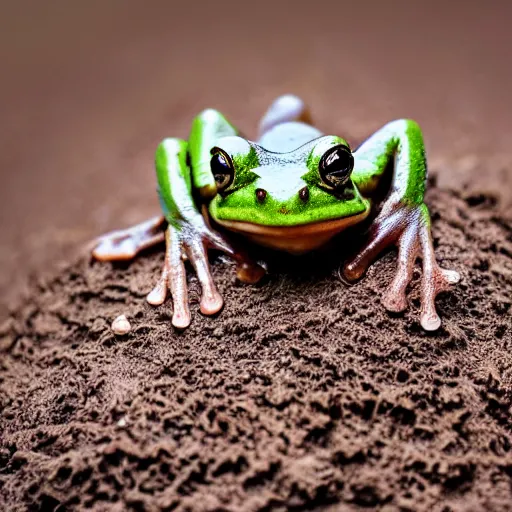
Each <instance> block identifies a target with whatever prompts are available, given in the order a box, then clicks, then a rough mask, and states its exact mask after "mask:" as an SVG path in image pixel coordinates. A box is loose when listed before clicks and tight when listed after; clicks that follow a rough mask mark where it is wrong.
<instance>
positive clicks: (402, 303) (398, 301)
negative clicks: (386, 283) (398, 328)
mask: <svg viewBox="0 0 512 512" xmlns="http://www.w3.org/2000/svg"><path fill="white" fill-rule="evenodd" d="M382 304H383V305H384V307H385V308H386V309H387V310H388V311H391V312H392V313H401V312H402V311H405V310H406V309H407V299H406V298H405V293H404V292H402V291H397V290H390V291H388V292H387V293H386V294H385V295H384V297H383V298H382Z"/></svg>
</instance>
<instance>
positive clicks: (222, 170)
mask: <svg viewBox="0 0 512 512" xmlns="http://www.w3.org/2000/svg"><path fill="white" fill-rule="evenodd" d="M212 173H213V176H214V178H215V181H216V182H217V183H218V184H224V183H225V182H226V181H227V179H229V175H230V168H229V165H228V163H227V162H226V159H225V158H224V156H223V155H222V154H220V153H217V154H216V155H214V156H213V158H212Z"/></svg>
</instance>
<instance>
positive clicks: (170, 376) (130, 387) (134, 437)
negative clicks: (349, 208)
mask: <svg viewBox="0 0 512 512" xmlns="http://www.w3.org/2000/svg"><path fill="white" fill-rule="evenodd" d="M58 3H59V2H56V3H55V5H57V4H58ZM224 3H225V2H224ZM327 3H328V2H326V3H325V4H326V5H325V6H323V7H324V8H327ZM221 4H222V5H221ZM274 4H275V5H272V6H269V5H263V2H262V3H261V4H258V8H256V7H255V8H254V9H252V10H251V12H250V13H246V16H249V18H247V19H250V20H252V21H253V22H255V23H257V24H259V26H260V30H259V31H258V30H257V31H254V30H251V29H250V28H249V25H247V23H236V22H235V21H237V20H238V19H239V18H237V17H239V16H241V13H240V12H239V11H237V10H236V9H235V7H236V5H234V3H233V6H232V8H231V9H228V10H223V9H222V8H221V7H223V3H222V2H219V6H218V8H217V10H213V11H210V12H209V13H208V15H207V16H206V15H205V16H200V17H197V18H195V17H194V18H193V24H192V25H191V22H190V20H191V19H192V14H191V13H190V12H188V11H186V9H187V8H185V7H184V8H183V9H184V11H183V12H180V13H178V12H177V11H173V8H171V3H169V2H157V1H155V2H154V4H153V5H154V7H153V8H152V9H149V8H148V7H142V4H140V3H138V2H128V1H126V2H123V3H122V8H120V4H119V5H118V4H116V2H115V1H114V0H112V3H111V4H110V6H109V7H103V4H102V3H101V2H96V1H94V0H91V1H90V2H87V3H83V4H79V3H78V2H77V3H76V4H75V8H73V9H71V8H69V9H68V10H66V9H67V8H66V7H65V6H66V5H67V3H65V2H61V5H60V6H59V7H58V9H57V8H56V7H53V8H51V9H50V8H49V7H48V6H46V7H44V9H42V8H40V7H37V4H34V6H33V9H32V10H31V11H30V12H28V11H26V10H23V9H22V8H21V7H17V6H16V5H14V3H13V5H12V6H10V7H9V8H8V9H7V8H6V9H7V10H6V11H5V13H4V14H5V15H4V16H2V22H5V20H7V21H8V23H5V27H3V28H2V30H0V41H2V42H6V41H7V42H9V45H6V44H2V45H0V49H1V50H0V51H2V52H3V51H4V48H6V49H8V52H6V53H5V55H3V53H2V54H1V55H2V56H3V58H2V62H3V64H2V66H3V71H4V73H3V78H2V83H1V84H0V87H1V88H2V94H0V97H1V98H2V104H0V114H1V116H2V120H3V122H2V125H1V127H0V132H1V137H0V140H1V144H2V147H1V151H0V159H1V160H0V170H1V172H2V187H1V188H0V194H1V200H0V217H1V218H2V220H3V221H4V222H2V223H1V229H2V240H3V243H2V246H1V247H0V265H1V267H2V269H3V271H2V274H1V276H0V291H1V295H2V297H1V298H2V301H1V304H0V313H1V317H2V321H3V323H2V324H1V326H0V504H2V505H3V507H2V510H9V511H11V510H66V509H70V510H74V509H82V508H85V507H91V508H93V509H94V510H119V511H121V510H127V509H128V510H148V511H152V510H180V511H184V510H233V511H238V510H244V511H252V510H268V511H270V510H277V511H279V510H312V509H313V510H358V509H360V508H363V507H366V508H368V507H374V508H379V509H380V510H388V511H394V510H413V511H417V510H419V511H421V510H435V511H438V510H439V511H441V510H446V511H450V510H453V511H461V512H462V511H480V510H486V511H487V510H493V511H494V510H497V511H500V510H510V509H511V506H510V503H511V502H512V420H511V417H512V416H511V414H512V409H511V407H512V355H511V354H512V350H511V349H512V316H511V315H512V215H511V211H512V210H511V206H512V194H511V193H510V191H511V190H512V187H511V185H512V172H511V169H512V157H511V156H510V151H509V146H510V127H509V123H510V100H508V97H509V91H510V88H511V87H512V71H511V69H512V68H510V66H506V65H503V63H504V62H508V60H507V59H508V53H507V52H508V48H509V47H510V44H511V42H510V37H511V36H510V31H509V27H508V21H507V20H508V19H509V13H507V12H505V9H503V10H501V11H500V10H499V9H487V8H485V6H484V7H478V8H477V7H476V4H475V5H472V4H471V3H468V2H465V3H464V9H463V10H462V11H461V9H460V7H457V4H458V3H457V2H453V3H450V5H446V2H444V3H443V2H438V3H436V2H428V3H425V4H421V3H420V2H417V3H415V4H414V6H411V5H409V4H411V3H410V2H402V3H401V2H398V1H397V2H396V5H395V7H394V8H393V9H391V8H390V7H389V4H388V3H386V4H385V6H384V7H382V6H381V7H379V5H381V4H382V5H384V4H383V3H377V2H376V3H375V4H374V5H373V6H372V8H371V9H369V8H368V5H363V3H361V5H359V3H358V4H357V5H355V4H353V3H351V4H346V5H341V3H340V5H338V7H337V9H338V10H337V11H336V12H331V11H325V9H324V8H321V7H322V6H321V5H320V4H321V2H319V3H318V4H319V5H317V9H315V10H314V11H313V10H309V11H308V10H307V9H304V10H303V9H301V8H300V6H299V5H298V4H297V5H295V4H294V5H295V7H294V9H295V10H293V11H290V8H285V7H282V6H281V4H280V5H277V4H276V3H275V2H274ZM284 4H285V3H284V2H283V4H282V5H284ZM399 4H402V5H401V6H400V5H399ZM20 5H21V4H20ZM78 5H80V6H81V7H76V6H78ZM237 5H238V4H237ZM407 5H409V7H407V8H406V6H407ZM38 9H39V10H38ZM41 9H42V10H41ZM99 9H101V11H99ZM269 9H271V12H272V16H269V12H270V11H269ZM98 12H101V15H100V16H98ZM290 12H293V13H294V16H293V19H292V18H290ZM368 13H371V14H370V15H368V16H366V14H368ZM177 20H181V22H180V23H178V22H177ZM290 20H292V21H290ZM266 23H268V26H267V25H266V26H265V27H264V26H263V25H264V24H266ZM192 26H193V28H194V30H191V27H192ZM312 27H314V30H312ZM319 27H321V30H320V28H319ZM434 28H435V30H434ZM362 34H364V36H365V37H361V35H362ZM434 34H435V37H434ZM199 36H200V37H199ZM14 57H16V58H14ZM219 77H221V78H219ZM283 92H293V93H297V94H299V95H301V96H303V97H304V98H305V99H306V101H307V102H308V103H310V104H311V107H312V111H313V117H314V119H315V120H316V121H317V123H318V125H319V127H320V128H321V129H322V130H325V131H327V132H329V133H338V134H340V135H345V136H346V137H347V138H348V139H349V141H350V142H356V143H357V141H360V140H362V139H363V138H364V137H365V136H367V135H369V134H371V133H372V132H373V131H374V130H376V129H377V128H379V127H380V126H381V125H382V124H384V123H385V122H386V121H388V120H390V119H393V118H397V117H404V116H406V117H413V118H415V119H417V120H418V122H419V123H420V125H421V126H422V127H423V129H424V133H425V138H426V141H427V150H428V156H429V162H430V174H431V179H430V182H429V192H428V195H427V203H428V205H429V207H430V208H431V212H432V214H433V234H434V239H435V244H436V251H437V254H438V258H439V260H440V262H441V264H442V265H444V266H445V267H447V268H454V269H455V270H457V271H459V272H460V273H461V275H462V280H461V282H460V283H459V284H458V285H456V286H454V287H453V288H452V289H451V290H450V291H449V292H446V293H443V294H442V295H440V296H439V299H438V308H439V312H440V314H441V316H442V320H443V325H442V328H441V329H440V330H439V331H438V332H436V333H433V334H427V333H425V332H423V331H422V330H421V328H420V326H419V323H418V306H419V303H418V284H419V279H418V277H419V272H420V266H419V265H418V271H417V274H416V276H415V279H414V282H413V283H412V286H411V293H410V298H411V300H410V308H409V310H408V312H407V313H406V314H405V315H397V316H396V315H389V314H388V313H386V312H385V311H384V309H383V307H382V305H381V304H380V301H379V297H380V296H381V295H382V292H383V290H384V289H385V286H386V284H387V283H388V282H389V281H390V280H391V278H392V275H393V271H394V269H395V265H396V253H395V252H393V251H391V252H389V253H387V254H386V255H384V256H383V257H382V258H381V259H379V260H378V261H377V262H376V263H375V264H374V265H373V266H372V267H371V268H370V270H369V272H368V274H367V276H366V277H365V278H364V279H363V280H362V281H360V282H359V283H358V284H356V285H355V286H351V287H347V286H346V285H345V284H344V283H343V282H342V281H341V280H340V278H339V268H340V264H341V261H342V259H343V257H344V255H345V254H346V253H347V252H349V251H350V250H351V248H353V247H354V245H355V244H357V243H358V237H357V236H354V237H353V238H349V239H348V241H349V242H350V243H347V239H345V238H343V239H340V240H339V241H338V243H337V244H336V246H335V247H334V248H332V250H331V251H330V252H328V253H318V254H316V255H313V256H310V257H305V258H299V259H295V258H294V259H292V260H289V259H283V258H280V257H277V256H276V255H269V259H270V273H269V276H268V277H267V278H266V279H265V280H264V281H263V282H262V283H261V284H259V285H256V286H247V285H242V284H241V283H238V282H237V281H236V279H235V276H234V269H233V264H232V263H230V262H229V261H227V260H225V259H224V258H222V257H219V255H213V271H214V276H215V279H216V282H217V283H218V286H219V289H220V291H221V292H222V293H223V295H224V297H225V300H226V306H225V308H224V310H223V311H222V313H221V314H220V315H219V316H217V317H215V318H205V317H203V316H201V315H200V314H199V312H198V304H197V300H198V290H199V288H198V283H197V281H196V279H195V277H193V276H192V275H191V278H190V279H191V288H192V292H191V296H192V298H193V305H192V309H193V311H194V319H193V323H192V325H191V327H190V328H189V329H188V330H186V331H185V332H183V333H178V332H176V331H174V330H173V329H172V327H171V325H170V312H171V304H170V303H169V302H167V303H166V304H165V305H163V306H162V307H159V308H153V307H151V306H149V305H148V304H146V302H145V294H146V293H147V292H148V291H149V290H150V289H151V287H152V285H153V284H154V282H155V279H156V277H157V275H158V272H159V270H160V267H161V263H162V260H163V252H162V248H161V247H159V248H157V249H156V250H154V251H151V252H149V253H146V254H144V255H142V256H141V257H140V258H137V259H136V260H135V261H134V262H132V263H127V264H122V265H112V264H106V263H98V262H93V261H91V260H90V258H89V257H88V255H87V250H86V245H87V243H88V242H89V241H90V240H91V239H92V238H93V237H94V236H95V235H97V234H100V233H102V232H104V231H107V230H109V229H114V228H117V227H124V226H127V225H129V224H130V223H133V222H136V221H140V220H143V219H144V218H146V217H148V216H150V215H152V214H154V213H155V212H156V211H157V208H158V206H157V201H156V195H155V193H154V187H155V182H154V171H153V169H152V159H153V156H152V154H153V152H154V149H155V147H156V145H157V143H158V141H159V140H160V139H161V138H162V137H164V136H168V135H170V136H173V135H177V136H183V137H186V133H187V131H188V129H189V126H190V121H191V119H192V117H193V116H194V115H195V114H196V113H197V112H198V111H199V110H200V109H201V108H205V107H208V106H209V107H215V108H219V109H221V110H222V111H223V112H225V113H226V114H227V115H228V117H230V118H231V119H233V120H234V122H235V123H236V124H237V125H239V126H240V127H241V128H242V129H243V130H244V132H245V133H248V134H253V133H254V127H255V126H256V123H257V120H258V116H259V115H261V113H262V111H263V110H264V109H265V108H266V106H267V105H268V104H269V102H270V101H271V100H272V99H273V98H274V97H275V96H277V95H278V94H281V93H283ZM5 99H8V100H9V101H5ZM5 220H7V221H8V222H6V221H5ZM347 247H348V248H347ZM27 277H29V279H28V280H27ZM27 282H28V285H25V283H27ZM122 313H124V314H126V315H127V316H128V317H129V319H130V321H131V322H132V325H133V330H132V332H131V333H130V334H128V335H127V336H124V337H116V336H114V335H113V334H112V332H111V330H110V324H111V322H112V320H113V319H114V318H115V317H116V316H117V315H119V314H122Z"/></svg>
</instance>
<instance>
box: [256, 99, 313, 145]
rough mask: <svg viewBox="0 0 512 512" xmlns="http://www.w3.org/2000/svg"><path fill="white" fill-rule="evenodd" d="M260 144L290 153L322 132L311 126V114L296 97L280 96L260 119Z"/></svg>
mask: <svg viewBox="0 0 512 512" xmlns="http://www.w3.org/2000/svg"><path fill="white" fill-rule="evenodd" d="M259 132H260V137H259V140H258V144H259V145H260V146H262V147H264V148H265V149H266V150H268V151H274V152H276V153H287V152H289V151H293V150H294V149H297V148H298V147H300V146H302V145H303V144H306V143H307V142H310V141H311V140H313V139H316V138H318V137H321V136H322V135H323V133H322V132H321V131H320V130H318V129H316V128H315V127H314V126H312V125H311V115H310V113H309V110H308V109H307V107H306V105H305V103H304V102H303V101H302V100H301V99H300V98H299V97H297V96H294V95H292V94H286V95H284V96H280V97H279V98H277V99H276V100H275V101H274V102H273V103H272V105H270V107H269V108H268V110H267V112H266V113H265V115H264V116H263V118H262V119H261V122H260V130H259Z"/></svg>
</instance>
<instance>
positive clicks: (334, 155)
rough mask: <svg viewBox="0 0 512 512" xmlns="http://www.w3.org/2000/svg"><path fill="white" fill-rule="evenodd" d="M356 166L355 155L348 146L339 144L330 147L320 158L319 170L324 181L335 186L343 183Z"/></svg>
mask: <svg viewBox="0 0 512 512" xmlns="http://www.w3.org/2000/svg"><path fill="white" fill-rule="evenodd" d="M353 168H354V157H353V156H352V153H351V152H350V149H349V148H348V147H347V146H344V145H342V144H339V145H337V146H333V147H332V148H330V149H328V150H327V151H326V152H325V153H324V154H323V156H322V158H321V159H320V163H319V164H318V172H319V173H320V177H321V178H322V181H323V182H324V183H325V184H326V185H329V186H330V187H333V188H338V187H340V186H341V185H343V184H344V183H345V182H346V181H347V180H348V178H349V177H350V173H351V172H352V169H353Z"/></svg>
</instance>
